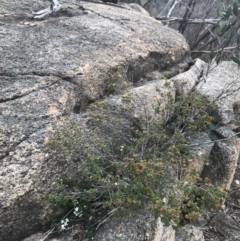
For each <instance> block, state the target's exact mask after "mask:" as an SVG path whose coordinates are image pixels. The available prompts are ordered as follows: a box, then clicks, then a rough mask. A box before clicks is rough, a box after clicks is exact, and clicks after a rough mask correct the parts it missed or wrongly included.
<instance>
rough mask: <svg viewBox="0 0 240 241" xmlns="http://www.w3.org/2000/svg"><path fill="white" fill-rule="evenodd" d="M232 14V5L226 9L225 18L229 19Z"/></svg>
mask: <svg viewBox="0 0 240 241" xmlns="http://www.w3.org/2000/svg"><path fill="white" fill-rule="evenodd" d="M231 14H232V7H231V6H230V7H229V8H228V10H227V11H226V14H225V18H227V19H228V18H229V17H230V16H231Z"/></svg>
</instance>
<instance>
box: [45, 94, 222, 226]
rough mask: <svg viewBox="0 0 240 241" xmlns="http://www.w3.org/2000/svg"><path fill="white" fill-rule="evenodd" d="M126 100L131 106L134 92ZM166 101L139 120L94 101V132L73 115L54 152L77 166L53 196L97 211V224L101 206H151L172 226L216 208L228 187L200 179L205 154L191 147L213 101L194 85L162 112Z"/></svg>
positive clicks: (122, 211)
mask: <svg viewBox="0 0 240 241" xmlns="http://www.w3.org/2000/svg"><path fill="white" fill-rule="evenodd" d="M122 101H123V103H124V104H125V105H129V108H132V107H131V96H125V97H124V98H123V99H122ZM160 105H161V103H158V104H157V105H156V106H154V109H155V113H154V114H153V116H148V118H142V119H141V118H133V117H131V116H127V113H126V112H121V111H120V110H118V111H116V110H115V109H114V108H111V107H110V106H109V105H108V104H107V103H106V102H101V103H96V104H93V105H92V106H91V107H90V108H89V122H88V127H89V129H90V130H91V131H86V130H85V129H83V128H81V127H80V126H79V125H78V124H77V123H74V122H73V123H71V124H70V125H69V126H68V128H65V129H63V130H62V131H59V132H56V133H55V134H54V135H53V137H52V141H51V142H50V143H49V148H50V149H51V151H52V153H53V156H54V158H57V159H59V160H61V159H62V160H64V159H67V158H68V159H71V160H73V161H74V162H75V163H77V164H76V165H77V167H76V170H75V172H74V173H72V174H71V175H69V176H67V177H64V178H62V180H61V183H60V184H59V185H60V189H59V190H56V193H55V194H52V195H51V196H50V200H51V201H52V202H53V203H56V204H60V205H61V202H62V203H68V202H70V203H71V205H72V207H78V209H79V210H81V212H83V213H84V215H85V217H86V218H85V220H88V221H87V222H89V218H87V217H90V216H93V217H94V218H93V219H92V220H94V221H93V222H92V224H94V222H95V224H97V223H98V221H96V220H98V217H96V216H97V215H99V212H101V213H104V215H106V213H108V214H113V213H114V214H115V215H116V216H123V215H128V214H130V213H131V211H132V210H133V209H136V208H142V207H143V206H144V205H149V206H150V207H151V210H152V211H153V213H155V214H156V215H160V216H161V218H162V221H163V222H164V223H165V224H166V225H170V224H172V225H173V226H177V225H179V224H180V223H182V222H187V221H191V220H192V219H193V218H195V217H197V216H198V215H200V214H201V210H202V208H203V207H210V208H217V207H218V206H219V205H220V204H221V203H222V200H223V198H224V196H225V190H223V189H222V188H221V187H215V186H213V185H211V184H208V183H204V184H203V183H202V182H201V181H202V180H201V178H200V172H201V170H199V167H198V165H197V163H198V158H200V157H198V156H197V154H195V153H194V152H193V151H192V150H191V148H190V143H191V136H194V135H196V134H197V133H199V132H200V131H202V130H204V129H206V128H208V126H209V125H210V124H211V123H212V117H211V116H210V115H209V114H208V113H209V112H211V110H213V109H214V106H213V105H212V103H211V102H210V101H209V100H208V99H207V98H205V97H202V96H201V95H198V94H196V93H195V92H193V93H191V94H189V95H188V96H179V97H177V98H176V100H173V99H172V98H171V96H169V102H168V104H167V106H166V108H165V109H164V111H162V110H161V109H160V108H159V106H160ZM158 116H161V117H162V116H165V120H164V121H161V122H160V121H159V118H158ZM201 158H202V157H201ZM61 200H62V201H61ZM94 215H95V216H94Z"/></svg>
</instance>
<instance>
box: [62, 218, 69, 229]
mask: <svg viewBox="0 0 240 241" xmlns="http://www.w3.org/2000/svg"><path fill="white" fill-rule="evenodd" d="M68 222H69V219H68V218H65V219H62V220H61V230H62V231H63V230H65V229H66V227H67V226H68Z"/></svg>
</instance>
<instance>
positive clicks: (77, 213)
mask: <svg viewBox="0 0 240 241" xmlns="http://www.w3.org/2000/svg"><path fill="white" fill-rule="evenodd" d="M73 214H74V215H75V216H76V217H81V216H82V211H79V207H75V208H74V211H73Z"/></svg>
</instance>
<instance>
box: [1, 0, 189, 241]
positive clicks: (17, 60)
mask: <svg viewBox="0 0 240 241" xmlns="http://www.w3.org/2000/svg"><path fill="white" fill-rule="evenodd" d="M74 6H75V7H74ZM44 7H46V2H44V1H34V2H33V1H31V0H19V1H14V2H11V1H5V0H3V1H2V2H1V10H0V35H1V37H0V59H1V61H0V82H1V89H0V113H1V115H0V158H1V170H0V202H1V209H0V219H1V220H2V221H1V223H0V237H1V239H2V240H8V241H18V240H21V239H23V238H24V237H26V236H28V235H30V234H32V233H34V232H36V231H38V230H39V229H40V228H41V227H42V225H44V224H45V223H46V222H48V221H50V220H51V219H52V217H53V216H54V215H56V213H54V212H53V210H52V209H51V208H50V207H49V205H47V204H46V202H45V201H43V200H44V198H45V196H46V194H48V193H50V192H51V190H53V189H54V188H55V184H56V182H57V180H58V178H60V177H61V176H62V175H63V174H64V173H71V172H72V171H73V170H75V164H74V163H71V162H70V161H68V160H66V161H60V160H59V161H58V162H52V161H51V160H50V159H49V155H48V149H47V147H46V143H47V142H48V139H49V136H50V135H51V133H52V132H54V130H56V129H57V128H58V127H59V126H63V125H64V123H66V122H67V120H68V119H70V118H71V116H76V115H77V114H76V113H74V112H79V105H80V104H79V103H86V104H88V103H89V102H91V101H95V100H98V99H99V98H102V97H103V96H104V95H105V94H106V92H107V88H108V87H107V86H108V80H109V79H110V77H111V76H112V75H113V74H114V73H115V72H116V71H117V68H118V67H119V66H128V69H129V71H128V73H127V74H128V76H129V78H130V77H131V78H132V80H133V81H135V82H137V81H139V80H140V78H141V77H142V75H143V74H146V73H148V72H150V71H153V70H156V69H157V70H159V71H160V72H163V71H166V70H167V71H170V72H171V71H172V72H174V73H175V74H176V73H179V68H178V67H177V68H175V69H174V70H171V68H172V66H177V65H178V64H180V63H181V64H182V63H185V65H186V66H187V65H188V63H189V62H190V61H191V57H190V54H189V47H188V45H187V43H186V41H185V39H184V38H183V37H182V35H180V34H179V33H177V32H176V31H174V30H172V29H170V28H168V27H164V26H163V25H161V23H160V22H159V21H156V20H154V19H153V18H151V17H149V16H147V15H146V14H145V15H144V14H139V13H138V12H137V11H135V10H130V9H128V8H125V7H124V6H119V7H114V6H110V5H106V4H98V3H95V4H94V3H88V2H80V1H74V0H72V1H68V5H64V4H63V5H62V10H60V11H59V12H58V13H56V15H54V14H51V16H49V17H48V18H46V20H44V21H36V20H33V19H30V18H29V15H30V13H31V12H32V11H36V10H39V9H43V8H44ZM71 11H73V12H74V14H72V15H71V14H69V12H71ZM174 73H173V74H174ZM79 116H81V114H79V115H78V117H77V118H79V119H80V120H82V121H83V123H84V121H85V119H84V116H82V117H79Z"/></svg>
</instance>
